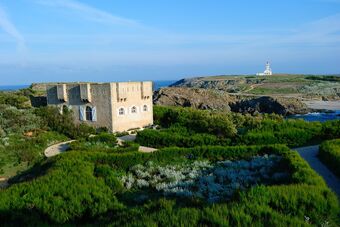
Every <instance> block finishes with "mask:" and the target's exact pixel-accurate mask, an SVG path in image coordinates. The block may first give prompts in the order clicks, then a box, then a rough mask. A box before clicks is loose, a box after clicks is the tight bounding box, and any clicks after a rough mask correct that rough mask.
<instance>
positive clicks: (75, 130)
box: [35, 106, 96, 139]
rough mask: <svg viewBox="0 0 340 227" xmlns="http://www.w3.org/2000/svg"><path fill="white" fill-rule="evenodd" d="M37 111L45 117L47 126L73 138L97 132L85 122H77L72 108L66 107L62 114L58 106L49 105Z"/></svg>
mask: <svg viewBox="0 0 340 227" xmlns="http://www.w3.org/2000/svg"><path fill="white" fill-rule="evenodd" d="M35 113H36V114H37V115H38V116H40V117H41V118H42V119H43V121H44V123H45V125H46V127H48V128H49V129H51V130H53V131H56V132H59V133H61V134H64V135H66V136H68V137H70V138H72V139H80V138H86V137H88V136H89V135H91V134H95V133H96V130H95V129H94V128H93V127H91V126H89V125H87V124H85V123H82V124H79V125H77V124H75V123H74V119H73V114H72V111H71V110H67V109H66V110H65V111H64V112H63V114H60V111H59V110H58V108H56V107H52V106H47V107H41V108H39V109H36V110H35Z"/></svg>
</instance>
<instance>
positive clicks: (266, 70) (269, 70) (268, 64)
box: [256, 61, 273, 76]
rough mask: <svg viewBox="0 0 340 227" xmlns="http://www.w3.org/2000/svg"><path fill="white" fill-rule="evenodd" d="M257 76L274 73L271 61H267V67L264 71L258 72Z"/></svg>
mask: <svg viewBox="0 0 340 227" xmlns="http://www.w3.org/2000/svg"><path fill="white" fill-rule="evenodd" d="M256 75H257V76H271V75H273V72H272V69H271V68H270V63H269V61H267V63H266V69H265V70H264V72H263V73H256Z"/></svg>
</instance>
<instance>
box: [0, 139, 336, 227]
mask: <svg viewBox="0 0 340 227" xmlns="http://www.w3.org/2000/svg"><path fill="white" fill-rule="evenodd" d="M263 154H276V155H280V156H282V157H283V160H284V161H283V162H282V164H283V165H284V166H283V168H285V169H287V170H288V171H289V174H290V180H289V183H288V184H287V185H272V186H255V187H253V188H249V189H247V190H245V191H243V190H242V191H237V192H235V194H234V195H233V197H232V198H231V199H230V200H223V201H221V202H219V203H213V204H211V203H209V202H206V201H205V200H202V199H199V198H195V197H192V198H188V199H177V198H176V197H173V198H164V197H163V196H156V195H154V196H153V194H152V191H145V190H144V191H140V190H127V189H125V188H124V187H123V186H122V182H121V181H120V180H119V178H120V176H122V175H124V174H125V173H126V171H128V170H129V169H130V167H132V166H135V165H137V164H142V165H143V164H145V163H146V162H150V161H152V162H153V163H154V164H157V165H165V164H167V165H168V164H176V163H177V164H180V163H185V162H188V161H194V160H209V161H217V160H225V159H229V160H239V159H249V158H251V157H253V156H255V155H263ZM39 168H41V169H42V170H44V169H45V171H46V169H48V171H47V173H46V175H44V176H41V177H39V178H37V179H36V180H34V181H31V182H26V183H21V184H16V185H13V186H11V187H10V188H8V189H6V190H4V191H2V192H1V196H0V210H1V212H0V218H1V219H2V220H4V221H5V222H3V224H12V225H13V224H15V225H20V224H32V225H39V224H53V223H54V224H61V223H65V222H70V223H74V224H75V223H78V224H81V223H83V224H84V223H92V224H112V225H119V226H121V225H138V224H142V225H166V226H169V225H172V226H174V225H191V226H197V225H206V226H211V225H259V224H261V223H262V224H263V223H266V224H268V225H295V226H296V225H305V224H307V222H306V221H308V223H311V224H317V225H321V224H325V223H326V222H327V223H330V224H336V223H337V220H336V215H337V212H338V211H339V205H338V201H337V199H336V197H335V195H334V194H333V193H332V192H330V191H329V189H328V188H327V187H326V185H325V183H324V181H323V180H322V179H321V178H320V177H319V176H318V175H317V174H316V173H315V172H314V171H313V170H311V169H310V167H309V166H308V165H307V164H306V162H305V161H303V160H302V159H301V158H300V157H299V155H297V154H296V153H294V152H293V151H290V150H289V149H287V148H286V147H284V146H278V145H276V146H250V147H247V146H239V147H197V148H166V149H163V150H160V151H158V152H155V153H152V154H145V153H137V152H129V153H126V154H121V153H107V152H99V151H98V152H96V151H83V152H81V151H72V152H69V153H65V154H64V155H61V156H58V157H54V158H53V159H50V160H47V161H45V162H43V163H42V164H41V165H40V167H39ZM138 195H144V199H143V198H142V197H140V196H138ZM145 195H147V196H149V197H146V199H145ZM307 217H308V220H306V218H307Z"/></svg>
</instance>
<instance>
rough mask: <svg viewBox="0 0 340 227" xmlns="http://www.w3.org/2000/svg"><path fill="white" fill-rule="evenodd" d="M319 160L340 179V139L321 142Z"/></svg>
mask: <svg viewBox="0 0 340 227" xmlns="http://www.w3.org/2000/svg"><path fill="white" fill-rule="evenodd" d="M319 158H320V159H321V161H322V162H323V163H324V164H325V165H326V166H328V167H329V168H330V169H331V170H332V171H333V172H334V173H335V174H336V175H337V176H339V177H340V139H336V140H329V141H325V142H323V143H322V144H321V145H320V149H319Z"/></svg>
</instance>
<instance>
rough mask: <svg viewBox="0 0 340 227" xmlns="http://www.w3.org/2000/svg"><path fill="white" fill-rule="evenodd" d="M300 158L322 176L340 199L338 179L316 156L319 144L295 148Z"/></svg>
mask: <svg viewBox="0 0 340 227" xmlns="http://www.w3.org/2000/svg"><path fill="white" fill-rule="evenodd" d="M293 150H296V151H297V152H299V154H300V155H301V157H302V158H304V159H305V160H306V161H307V162H308V164H309V165H310V166H311V167H312V168H313V169H314V170H315V171H316V172H317V173H318V174H319V175H321V176H322V177H323V179H324V180H325V181H326V183H327V185H328V187H330V188H331V189H332V190H333V191H334V192H335V193H336V194H337V196H338V198H339V200H340V179H339V178H338V177H337V176H335V174H333V173H332V172H331V171H330V170H329V169H328V168H327V167H326V166H325V165H324V164H323V163H322V162H321V161H320V160H319V159H318V157H317V155H318V152H319V145H316V146H308V147H299V148H295V149H293Z"/></svg>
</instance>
